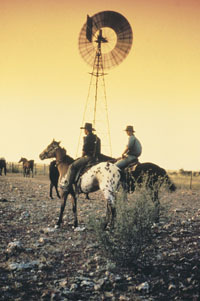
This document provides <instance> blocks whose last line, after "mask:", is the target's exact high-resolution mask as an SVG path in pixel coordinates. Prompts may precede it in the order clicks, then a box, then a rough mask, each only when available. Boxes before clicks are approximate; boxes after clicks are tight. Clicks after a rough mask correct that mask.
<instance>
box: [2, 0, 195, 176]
mask: <svg viewBox="0 0 200 301" xmlns="http://www.w3.org/2000/svg"><path fill="white" fill-rule="evenodd" d="M104 10H114V11H116V12H119V13H121V14H122V15H124V16H125V17H126V18H127V20H128V21H129V23H130V25H131V27H132V30H133V36H134V39H133V46H132V49H131V51H130V53H129V55H128V56H127V58H126V59H125V60H124V61H123V62H122V63H121V64H120V65H119V66H118V67H116V68H115V69H112V70H109V72H108V75H106V77H105V80H106V94H107V105H108V110H109V122H110V131H111V142H112V150H113V156H116V157H119V156H120V154H121V153H122V151H123V150H124V147H125V145H126V142H127V136H126V134H125V132H124V131H123V129H124V128H125V126H126V125H129V124H130V125H131V124H132V125H134V127H135V130H136V136H137V137H138V138H139V139H140V140H141V142H142V145H143V153H142V156H141V158H140V161H141V162H146V161H151V162H154V163H156V164H159V165H160V166H162V167H164V168H166V169H180V168H184V169H193V170H198V169H199V162H200V159H199V153H200V142H199V135H198V130H199V128H200V118H199V114H200V103H199V95H200V92H199V75H200V67H199V62H200V37H199V32H200V20H199V13H200V4H199V1H198V0H191V1H190V0H169V1H164V0H163V1H162V0H157V1H156V0H153V1H147V0H140V1H139V0H135V1H129V0H124V1H116V0H110V1H101V2H99V1H96V0H94V1H89V0H87V1H84V2H83V1H76V0H75V1H64V0H57V1H53V0H41V1H39V0H38V1H37V0H35V1H34V0H30V1H25V0H24V1H23V0H1V1H0V41H1V56H0V129H1V142H0V157H1V156H4V157H5V158H6V159H7V160H8V161H18V160H19V158H20V157H21V156H23V157H27V158H28V159H35V160H36V161H37V162H41V161H40V159H39V157H38V155H39V153H40V152H41V151H42V150H43V149H44V148H45V147H46V146H47V144H49V143H50V142H51V140H52V139H53V138H55V139H56V140H61V141H62V145H63V146H64V147H65V148H66V149H67V151H68V153H69V154H70V155H71V156H73V157H75V155H76V149H77V143H78V137H79V133H80V129H79V128H80V126H81V123H82V118H83V110H84V106H85V102H86V98H87V93H88V88H89V81H90V75H89V72H91V67H89V66H88V65H86V63H85V62H84V61H83V60H82V58H81V57H80V54H79V50H78V37H79V32H80V30H81V28H82V26H83V24H84V23H85V21H86V15H87V14H89V15H91V16H92V15H94V14H96V13H98V12H101V11H104ZM97 134H98V133H97Z"/></svg>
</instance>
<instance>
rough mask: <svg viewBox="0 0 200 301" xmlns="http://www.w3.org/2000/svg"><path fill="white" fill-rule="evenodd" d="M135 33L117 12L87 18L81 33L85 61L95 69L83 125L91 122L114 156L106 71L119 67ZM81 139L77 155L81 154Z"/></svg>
mask: <svg viewBox="0 0 200 301" xmlns="http://www.w3.org/2000/svg"><path fill="white" fill-rule="evenodd" d="M132 40H133V34H132V29H131V26H130V24H129V23H128V21H127V20H126V18H125V17H124V16H122V15H121V14H119V13H117V12H114V11H103V12H100V13H97V14H95V15H93V16H92V17H90V16H87V21H86V23H85V24H84V25H83V27H82V29H81V31H80V34H79V52H80V55H81V57H82V58H83V60H84V61H85V62H86V63H87V64H88V65H90V66H91V67H92V72H91V73H90V74H91V78H90V84H89V91H88V96H87V100H86V104H85V109H84V114H83V120H82V125H83V124H84V123H85V122H91V123H92V124H93V127H94V128H95V129H96V130H97V133H98V135H99V137H100V138H101V140H102V148H104V152H109V153H110V155H112V147H111V137H110V127H109V119H108V109H107V99H106V88H105V79H104V76H105V75H107V73H105V70H108V69H111V68H113V67H115V66H117V65H119V64H120V63H121V62H122V61H123V60H124V59H125V57H126V56H127V55H128V53H129V51H130V49H131V46H132ZM80 137H81V133H80V136H79V141H78V148H77V153H78V151H79V145H80Z"/></svg>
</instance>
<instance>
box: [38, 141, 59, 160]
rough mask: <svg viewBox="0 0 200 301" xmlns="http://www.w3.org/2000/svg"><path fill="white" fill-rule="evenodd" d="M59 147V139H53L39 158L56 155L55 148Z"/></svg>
mask: <svg viewBox="0 0 200 301" xmlns="http://www.w3.org/2000/svg"><path fill="white" fill-rule="evenodd" d="M58 148H60V141H59V142H57V141H55V140H54V139H53V141H52V142H51V143H50V144H49V145H48V146H47V148H46V149H45V150H44V151H43V152H42V153H41V154H40V155H39V158H40V159H41V160H44V159H49V158H54V157H55V156H56V150H57V149H58Z"/></svg>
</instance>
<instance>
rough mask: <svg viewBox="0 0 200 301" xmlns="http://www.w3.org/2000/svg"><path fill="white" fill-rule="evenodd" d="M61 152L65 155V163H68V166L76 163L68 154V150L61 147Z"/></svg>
mask: <svg viewBox="0 0 200 301" xmlns="http://www.w3.org/2000/svg"><path fill="white" fill-rule="evenodd" d="M61 151H62V153H63V155H64V158H63V160H62V161H63V162H64V163H66V164H68V165H69V164H71V163H72V162H74V159H73V158H72V157H70V156H69V155H67V152H66V149H65V148H64V147H63V148H62V147H61Z"/></svg>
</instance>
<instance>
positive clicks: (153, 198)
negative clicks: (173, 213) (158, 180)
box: [152, 189, 160, 223]
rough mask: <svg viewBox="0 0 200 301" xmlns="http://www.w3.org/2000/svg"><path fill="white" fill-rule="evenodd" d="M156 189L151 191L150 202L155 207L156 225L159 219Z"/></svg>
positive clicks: (158, 202)
mask: <svg viewBox="0 0 200 301" xmlns="http://www.w3.org/2000/svg"><path fill="white" fill-rule="evenodd" d="M158 194H159V193H158V189H154V190H153V191H152V200H153V203H154V206H155V222H156V223H158V222H159V219H160V201H159V196H158Z"/></svg>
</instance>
